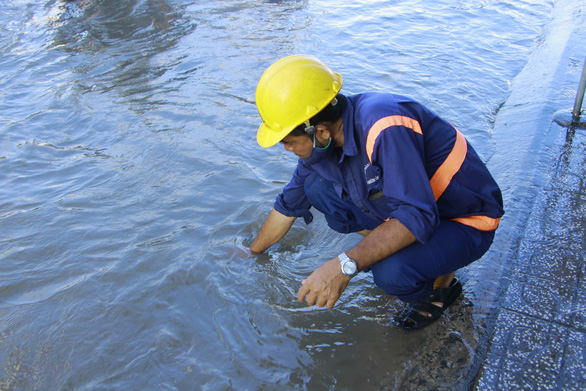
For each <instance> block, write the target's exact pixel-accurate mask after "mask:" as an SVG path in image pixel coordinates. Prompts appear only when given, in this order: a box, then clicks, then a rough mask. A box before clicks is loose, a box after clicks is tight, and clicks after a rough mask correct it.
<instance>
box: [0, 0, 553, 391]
mask: <svg viewBox="0 0 586 391" xmlns="http://www.w3.org/2000/svg"><path fill="white" fill-rule="evenodd" d="M553 7H554V2H553V0H551V1H529V0H501V1H497V0H480V1H479V0H433V1H431V0H398V1H377V0H373V1H367V0H364V1H348V0H337V1H307V0H306V1H294V0H283V1H278V0H268V1H260V0H257V1H244V0H239V1H237V0H224V1H196V0H185V1H180V0H116V1H114V0H78V1H77V2H64V1H60V0H48V1H32V0H30V1H24V0H5V1H2V2H1V3H0V26H2V28H1V29H0V54H1V56H0V180H1V182H0V184H1V187H0V232H1V234H0V389H18V390H21V389H22V390H53V389H63V390H73V389H75V390H101V389H104V390H106V389H108V390H111V389H127V390H140V389H177V390H193V389H205V390H226V389H235V390H245V389H246V390H252V389H267V390H270V389H310V390H322V389H323V390H328V389H359V387H360V389H361V390H369V389H372V390H379V389H399V388H400V389H418V388H426V387H432V388H433V387H446V388H450V387H452V386H454V387H455V385H458V386H462V385H464V386H465V385H466V382H469V381H470V379H469V378H467V376H470V375H469V374H470V373H472V374H473V373H474V365H475V364H474V356H475V349H476V348H477V345H478V343H479V339H480V338H481V337H482V335H483V332H484V329H483V327H484V324H483V314H485V312H486V309H487V308H488V309H490V302H489V300H488V299H487V298H486V297H485V295H483V294H481V293H478V292H473V291H472V290H471V286H473V285H474V284H473V282H474V281H478V280H482V279H485V278H487V277H488V278H490V277H491V276H490V275H488V276H487V273H490V271H489V270H492V269H491V268H490V267H487V265H488V266H490V263H491V261H493V259H494V258H496V256H493V255H491V254H498V253H500V252H506V251H507V249H506V248H498V246H496V247H493V249H491V252H489V254H487V256H486V257H485V258H484V259H483V260H482V261H479V262H477V263H476V264H474V265H472V266H470V267H469V268H467V269H465V270H463V271H461V272H459V275H460V276H461V278H462V280H463V281H464V282H465V283H466V282H470V283H469V284H468V285H466V286H465V289H464V298H463V300H462V302H461V304H460V305H459V306H457V307H455V309H454V310H453V311H451V313H450V316H448V317H447V318H446V319H444V320H442V322H444V324H445V327H442V328H435V329H434V330H432V331H427V330H424V331H422V332H418V333H405V332H402V331H400V330H397V329H396V328H395V327H394V326H393V325H392V324H391V318H390V315H392V314H393V313H394V311H395V310H396V309H397V308H398V307H400V303H398V302H397V301H396V299H395V298H393V297H388V296H385V295H384V294H383V293H382V291H380V290H378V289H377V288H376V287H375V286H374V284H373V283H372V277H371V276H370V275H369V274H362V275H360V276H359V277H357V278H356V279H355V280H353V281H352V283H351V284H350V286H349V287H348V289H347V290H346V291H345V293H344V295H343V296H342V298H341V299H340V301H339V302H338V304H337V306H336V307H335V309H333V310H331V311H327V310H321V309H317V308H310V307H307V306H306V305H304V304H302V303H298V302H297V300H296V293H297V289H298V287H299V285H300V281H301V280H302V279H303V278H304V277H306V276H307V275H308V274H309V273H311V271H312V270H313V269H314V268H316V267H317V266H318V265H320V264H321V263H322V262H323V261H325V260H327V259H329V258H331V257H333V256H335V255H337V254H338V253H339V252H341V251H343V250H344V249H347V248H348V247H349V246H352V245H353V244H354V243H357V242H358V241H359V240H360V238H359V237H358V236H353V235H350V236H343V235H339V234H336V233H334V232H331V231H329V230H328V229H327V226H326V224H325V220H324V219H323V218H321V217H319V216H317V215H316V219H315V221H314V223H312V224H311V225H309V226H305V225H304V224H303V222H301V221H299V222H297V223H296V224H295V225H294V227H293V229H292V230H291V232H290V233H289V234H288V235H287V236H286V238H285V239H283V241H282V242H281V243H280V244H278V245H276V246H274V247H273V248H271V249H270V250H269V251H268V252H267V253H266V254H263V255H260V256H252V255H250V254H249V253H248V251H247V246H248V245H249V244H250V242H251V240H252V239H253V237H254V235H255V234H256V232H258V230H259V228H260V226H261V224H262V223H263V221H264V218H265V216H266V214H267V213H268V211H269V210H270V209H271V207H272V204H273V201H274V198H275V197H276V195H277V194H278V193H279V192H280V189H281V188H282V187H283V186H284V185H285V184H286V183H287V182H288V180H289V178H290V175H291V173H292V170H293V168H294V166H295V163H296V160H295V157H294V156H292V155H290V154H287V153H286V152H285V151H284V150H283V149H282V148H281V147H278V146H277V147H274V148H271V149H266V150H265V149H262V148H260V147H259V146H258V145H257V144H256V138H255V135H256V130H257V128H258V125H259V121H260V119H259V116H258V113H257V111H256V107H255V105H254V92H255V88H256V83H257V81H258V79H259V77H260V76H261V74H262V72H263V71H264V69H266V67H268V66H269V65H270V64H271V63H272V62H273V61H275V60H276V59H278V58H280V57H283V56H285V55H289V54H295V53H304V54H313V55H316V56H318V57H319V58H321V59H322V60H323V61H324V62H326V63H327V64H328V65H330V66H331V67H332V68H333V69H334V70H335V71H336V72H339V73H341V74H342V75H343V77H344V81H345V84H344V87H343V92H345V93H346V94H353V93H359V92H364V91H389V92H396V93H400V94H403V95H409V96H412V97H414V98H416V99H418V100H419V101H421V102H423V103H425V104H426V105H428V106H429V107H430V108H432V109H433V110H435V111H436V112H438V113H440V114H441V115H442V116H443V117H445V118H446V119H448V120H450V121H451V122H452V123H453V124H454V125H455V126H456V127H458V128H459V129H460V130H461V131H462V132H463V133H464V134H465V135H466V136H467V138H468V140H469V141H470V142H471V143H472V144H473V145H474V146H475V148H476V150H477V151H478V152H479V154H480V155H481V156H482V157H483V159H484V160H486V161H490V158H491V157H492V156H493V155H494V154H495V147H494V145H495V140H497V139H498V138H499V134H498V133H497V132H496V131H495V130H494V129H493V126H492V125H493V121H494V119H495V116H496V113H497V112H498V110H499V107H501V105H502V104H503V103H504V102H505V101H506V100H507V97H508V96H509V94H510V93H511V81H512V79H513V78H514V77H515V76H516V75H517V74H518V73H519V72H520V70H521V69H522V68H523V66H524V65H525V63H526V61H527V57H528V55H529V54H530V53H531V51H532V49H533V48H534V47H535V45H536V42H537V41H538V40H539V39H540V38H542V35H543V34H546V33H547V32H544V30H543V26H545V25H546V24H547V23H548V21H549V20H550V18H551V15H552V9H553ZM494 174H495V177H496V178H497V179H498V178H499V177H502V176H503V175H504V173H502V172H496V173H494ZM515 207H517V208H518V207H522V206H520V205H515ZM432 340H433V341H435V342H434V343H435V345H430V341H432ZM438 357H439V358H440V359H441V360H438V359H437V358H438Z"/></svg>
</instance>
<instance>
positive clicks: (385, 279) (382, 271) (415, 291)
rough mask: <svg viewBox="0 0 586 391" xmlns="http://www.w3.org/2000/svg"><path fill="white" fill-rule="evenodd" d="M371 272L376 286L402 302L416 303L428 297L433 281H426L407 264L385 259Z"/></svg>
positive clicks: (374, 266) (375, 265)
mask: <svg viewBox="0 0 586 391" xmlns="http://www.w3.org/2000/svg"><path fill="white" fill-rule="evenodd" d="M371 270H372V277H373V279H374V283H375V284H376V286H378V287H379V288H381V289H382V290H383V291H385V293H387V294H389V295H393V296H397V297H398V298H399V299H401V300H402V301H406V302H416V301H419V300H421V299H423V298H425V297H427V296H429V294H430V292H431V286H432V285H433V281H427V280H426V278H425V277H423V276H422V275H420V274H419V273H418V272H417V271H416V270H414V269H413V268H411V267H409V263H408V262H403V261H401V260H399V259H397V260H390V259H387V260H383V261H381V262H378V263H376V264H374V265H373V266H372V267H371Z"/></svg>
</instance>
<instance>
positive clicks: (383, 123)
mask: <svg viewBox="0 0 586 391" xmlns="http://www.w3.org/2000/svg"><path fill="white" fill-rule="evenodd" d="M391 126H404V127H406V128H408V129H411V130H412V131H414V132H415V133H419V134H423V132H422V131H421V125H419V122H417V121H416V120H414V119H413V118H409V117H405V116H402V115H391V116H388V117H384V118H381V119H379V120H378V121H376V122H375V123H374V125H372V127H371V128H370V130H369V131H368V137H367V138H366V154H367V155H368V160H369V161H370V163H371V164H372V153H373V152H374V143H376V139H377V138H378V136H379V134H381V132H382V131H383V130H385V129H386V128H390V127H391Z"/></svg>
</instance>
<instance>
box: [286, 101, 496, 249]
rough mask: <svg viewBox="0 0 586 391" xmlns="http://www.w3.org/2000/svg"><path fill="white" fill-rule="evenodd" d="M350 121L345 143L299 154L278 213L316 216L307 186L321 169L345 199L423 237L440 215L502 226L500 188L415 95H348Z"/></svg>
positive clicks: (486, 226)
mask: <svg viewBox="0 0 586 391" xmlns="http://www.w3.org/2000/svg"><path fill="white" fill-rule="evenodd" d="M342 99H344V97H342ZM343 124H344V128H343V129H344V146H343V148H342V149H339V148H338V149H337V150H334V151H331V153H328V155H327V156H326V157H325V158H321V159H313V156H314V155H313V154H312V156H310V157H309V158H307V159H299V162H298V164H297V168H296V170H295V172H294V174H293V178H292V179H291V182H290V183H289V184H288V185H287V186H286V187H285V188H284V189H283V192H282V193H281V194H280V195H279V196H278V197H277V200H276V201H275V209H276V210H277V211H279V212H280V213H282V214H284V215H286V216H295V217H304V219H305V222H306V223H309V222H311V220H312V215H311V213H310V212H309V208H310V207H311V205H310V203H309V201H308V200H307V198H306V197H305V194H304V190H303V184H304V181H305V178H307V176H308V175H310V174H311V173H313V172H317V173H318V174H319V175H321V176H322V177H324V178H325V179H327V180H329V181H331V182H332V183H333V184H334V189H335V190H336V193H337V194H338V196H339V197H350V199H351V200H352V201H353V203H354V204H355V205H357V206H358V207H359V208H360V209H361V210H363V211H364V212H365V213H368V214H371V215H373V216H375V217H376V218H377V219H379V220H380V221H381V223H382V222H383V221H385V220H389V219H392V218H396V219H398V220H399V221H400V222H401V223H402V224H403V225H405V226H406V227H407V228H408V229H409V231H411V233H412V234H413V235H414V236H415V237H416V238H417V240H418V241H420V242H422V243H425V242H426V241H427V239H428V238H429V236H430V235H431V233H432V232H433V230H434V229H435V227H437V225H438V224H439V220H440V219H449V220H456V221H459V222H461V223H462V224H466V225H469V226H472V227H475V228H477V229H480V230H484V231H491V230H494V229H496V228H497V226H498V223H499V221H500V217H501V216H502V215H503V213H504V211H503V202H502V195H501V192H500V189H499V187H498V185H497V184H496V182H495V181H494V179H493V178H492V176H491V175H490V173H489V171H488V169H487V168H486V166H485V165H484V163H483V162H482V161H481V159H480V158H479V156H478V155H477V154H476V152H475V151H474V149H473V148H472V146H470V145H469V144H468V143H467V142H466V139H465V138H464V136H463V135H462V134H461V133H460V132H459V131H458V130H456V128H454V127H453V126H452V125H451V124H450V123H448V122H446V121H445V120H443V119H442V118H440V117H438V116H437V115H436V114H435V113H433V112H432V111H430V110H429V109H427V108H426V107H424V106H422V105H421V104H419V103H417V102H416V101H414V100H412V99H409V98H406V97H403V96H399V95H392V94H378V93H368V94H360V95H355V96H351V97H348V98H347V107H346V109H345V111H344V113H343Z"/></svg>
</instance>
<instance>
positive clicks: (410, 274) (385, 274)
mask: <svg viewBox="0 0 586 391" xmlns="http://www.w3.org/2000/svg"><path fill="white" fill-rule="evenodd" d="M305 194H306V195H307V198H308V199H309V201H310V203H311V204H312V205H313V207H314V208H316V209H317V210H319V211H320V212H322V213H323V214H324V216H325V218H326V221H327V222H328V225H329V226H330V228H332V229H333V230H335V231H338V232H341V233H350V232H358V231H361V230H364V229H370V230H372V229H374V228H376V227H377V226H379V225H380V224H382V223H383V221H381V220H380V219H376V218H375V217H374V216H372V215H369V214H368V213H365V212H363V211H362V210H360V209H359V208H358V207H357V206H356V205H355V204H354V203H353V202H352V201H351V200H350V199H349V198H348V197H346V199H340V198H339V197H338V196H337V195H336V193H335V191H334V188H333V185H332V183H331V182H329V181H327V180H326V179H324V178H323V177H321V176H319V175H318V174H312V175H310V176H309V177H308V178H307V179H306V181H305ZM493 239H494V231H480V230H477V229H476V228H472V227H469V226H466V225H464V224H461V223H458V222H455V221H450V220H440V224H439V226H438V227H437V228H436V229H435V230H434V232H433V233H432V235H431V237H430V238H429V240H428V241H427V242H426V243H425V244H422V243H420V242H415V243H413V244H412V245H410V246H408V247H406V248H404V249H402V250H400V251H398V252H396V253H395V254H392V255H391V256H389V257H387V258H385V259H382V260H381V261H379V262H377V263H375V264H373V265H372V266H370V268H369V270H370V271H372V275H373V278H374V282H375V284H376V285H377V286H378V287H379V288H381V289H382V290H384V291H385V292H386V293H388V294H390V295H394V296H397V297H398V298H399V299H400V300H402V301H405V302H408V303H415V302H418V301H420V300H423V299H426V298H428V297H429V296H430V295H431V293H432V290H433V282H434V280H435V279H436V278H437V277H439V276H443V275H446V274H449V273H452V272H454V271H456V270H458V269H460V268H462V267H464V266H467V265H468V264H470V263H471V262H473V261H475V260H477V259H479V258H480V257H482V255H484V253H485V252H486V251H487V250H488V248H489V247H490V245H491V244H492V241H493Z"/></svg>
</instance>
